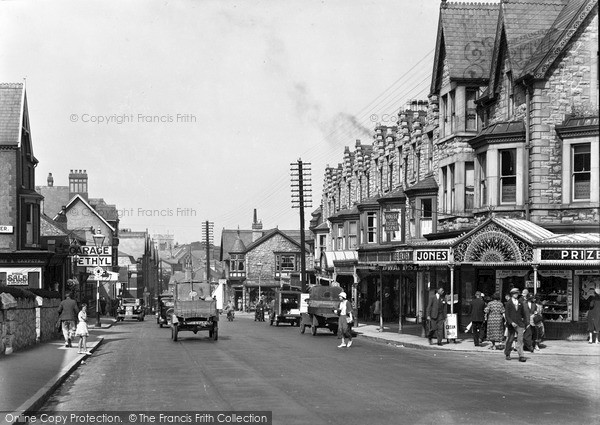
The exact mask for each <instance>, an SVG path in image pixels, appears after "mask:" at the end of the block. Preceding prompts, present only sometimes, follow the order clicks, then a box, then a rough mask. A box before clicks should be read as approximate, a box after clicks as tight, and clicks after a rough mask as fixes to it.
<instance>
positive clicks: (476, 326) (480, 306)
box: [471, 291, 485, 347]
mask: <svg viewBox="0 0 600 425" xmlns="http://www.w3.org/2000/svg"><path fill="white" fill-rule="evenodd" d="M484 309H485V301H483V298H481V292H480V291H477V292H475V299H474V300H473V301H471V324H472V325H471V330H472V331H473V342H474V343H475V347H479V340H480V339H481V338H482V336H483V335H481V331H482V330H483V322H484V321H485V313H484V312H483V311H484Z"/></svg>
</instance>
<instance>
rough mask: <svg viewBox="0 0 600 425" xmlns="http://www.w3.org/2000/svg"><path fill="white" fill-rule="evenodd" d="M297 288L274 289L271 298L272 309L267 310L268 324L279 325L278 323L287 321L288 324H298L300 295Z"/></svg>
mask: <svg viewBox="0 0 600 425" xmlns="http://www.w3.org/2000/svg"><path fill="white" fill-rule="evenodd" d="M301 295H302V294H301V292H300V291H299V290H296V291H295V290H283V289H278V290H277V291H275V299H274V300H273V309H272V310H271V311H269V322H270V325H271V326H273V323H275V326H279V324H280V323H289V324H290V325H292V326H294V325H296V326H300V296H301Z"/></svg>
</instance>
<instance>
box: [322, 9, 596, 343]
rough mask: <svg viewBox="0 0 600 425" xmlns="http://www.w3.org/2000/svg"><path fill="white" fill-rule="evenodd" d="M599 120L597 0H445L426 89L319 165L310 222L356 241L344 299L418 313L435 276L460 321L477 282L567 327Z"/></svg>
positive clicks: (560, 333)
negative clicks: (318, 203)
mask: <svg viewBox="0 0 600 425" xmlns="http://www.w3.org/2000/svg"><path fill="white" fill-rule="evenodd" d="M598 124H599V120H598V6H597V2H596V1H584V0H575V1H573V0H548V1H545V0H542V1H527V0H522V1H519V2H512V1H501V2H499V3H494V4H479V3H450V2H446V1H442V2H441V5H440V15H439V25H438V32H437V40H436V50H435V59H434V67H433V71H432V83H431V92H430V95H429V98H428V100H427V101H426V102H418V101H416V102H411V104H410V107H407V108H404V110H403V111H401V112H400V113H399V115H398V125H397V126H395V127H384V126H377V127H376V128H375V132H374V133H375V134H374V140H373V142H372V143H371V144H370V146H368V147H367V146H363V145H362V144H361V143H357V144H356V147H355V151H354V152H353V153H351V152H350V151H349V150H348V149H346V151H345V153H344V162H343V163H341V164H339V165H338V167H335V168H329V167H328V168H327V169H326V171H325V177H324V189H323V201H322V215H323V219H322V223H321V224H319V226H316V227H315V235H317V234H319V232H320V234H321V235H323V234H324V233H325V229H324V228H325V227H327V228H328V230H327V235H328V236H327V237H326V238H325V239H326V240H327V250H328V251H330V252H338V253H341V252H343V251H346V250H353V251H356V254H357V260H356V263H355V266H354V268H355V273H354V279H355V282H354V283H353V286H354V289H355V291H356V292H355V299H356V300H357V301H359V305H362V306H363V307H364V308H365V309H367V308H368V305H369V304H370V303H371V302H372V301H373V300H374V299H377V298H380V299H383V300H384V303H383V314H384V316H387V317H388V318H389V319H390V320H391V319H393V318H397V317H401V318H402V319H403V320H405V321H415V322H418V321H420V320H422V317H423V315H424V311H425V306H426V303H427V300H428V298H429V296H430V292H431V291H432V290H434V289H435V288H436V287H438V286H442V287H444V288H445V290H446V292H447V293H449V294H454V296H453V297H452V298H450V301H451V302H450V305H451V306H452V307H451V309H452V313H455V314H456V315H457V320H458V323H459V326H463V327H464V326H465V325H466V324H467V323H468V319H467V314H468V308H469V304H470V301H471V300H472V298H473V296H474V293H475V291H477V290H480V291H482V292H483V293H484V294H486V295H488V296H490V295H492V294H493V293H498V294H499V295H500V296H503V295H504V294H506V293H508V292H509V290H510V289H511V288H512V287H518V288H520V289H523V288H525V287H527V288H529V289H530V292H533V293H535V295H536V297H537V298H538V302H539V303H540V304H542V305H543V313H544V319H545V322H546V329H547V335H548V336H549V337H551V338H552V337H556V338H580V337H582V335H583V334H584V333H585V318H586V315H587V309H588V305H589V301H588V299H589V296H590V291H591V290H593V289H594V288H596V287H600V248H599V244H600V233H599V231H600V212H599V207H600V199H599V196H600V193H599V191H598V190H597V188H598V187H599V183H600V181H599V179H600V170H599V164H600V158H599V152H600V145H599V141H598V140H599V138H598ZM353 222H356V223H357V229H356V230H354V224H352V223H353ZM325 223H326V224H325ZM395 229H398V230H395ZM316 237H317V236H316ZM355 238H356V240H357V242H356V243H355V242H354V240H355ZM339 241H342V242H339ZM344 244H346V245H344ZM348 256H349V255H347V254H346V255H344V257H348ZM321 258H323V254H321ZM332 262H333V264H330V263H328V264H327V267H329V270H326V268H325V269H324V268H323V262H321V264H320V271H319V273H320V274H326V275H327V274H328V276H330V277H331V276H332V275H333V274H335V272H336V270H337V269H336V260H335V259H333V261H332ZM340 280H341V279H339V278H337V277H336V278H335V279H334V280H332V281H331V282H336V281H337V282H338V283H342V282H339V281H340ZM338 283H335V284H338ZM382 293H383V294H382ZM385 294H389V295H388V297H387V298H388V299H390V301H389V302H388V303H387V306H386V302H385V299H386V296H385Z"/></svg>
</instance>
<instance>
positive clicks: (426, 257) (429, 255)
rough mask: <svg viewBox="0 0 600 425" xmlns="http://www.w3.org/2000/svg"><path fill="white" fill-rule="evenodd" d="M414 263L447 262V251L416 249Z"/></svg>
mask: <svg viewBox="0 0 600 425" xmlns="http://www.w3.org/2000/svg"><path fill="white" fill-rule="evenodd" d="M415 261H448V250H447V249H444V250H437V249H417V250H416V251H415Z"/></svg>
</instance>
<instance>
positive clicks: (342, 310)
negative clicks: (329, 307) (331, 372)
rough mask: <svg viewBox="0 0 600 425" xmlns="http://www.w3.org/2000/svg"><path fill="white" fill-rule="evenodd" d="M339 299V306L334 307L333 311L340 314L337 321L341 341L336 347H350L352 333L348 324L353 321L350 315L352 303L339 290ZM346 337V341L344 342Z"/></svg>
mask: <svg viewBox="0 0 600 425" xmlns="http://www.w3.org/2000/svg"><path fill="white" fill-rule="evenodd" d="M338 297H339V299H340V306H339V308H337V309H334V310H333V312H334V313H336V314H337V315H338V316H340V319H339V321H338V337H339V336H341V337H342V343H341V344H340V345H338V348H342V347H347V348H350V346H351V345H352V333H351V332H350V324H351V323H352V322H353V321H354V319H353V317H352V304H351V303H350V301H348V300H347V299H346V293H345V292H343V291H342V292H340V295H339V296H338ZM346 339H347V340H348V343H347V344H346Z"/></svg>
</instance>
